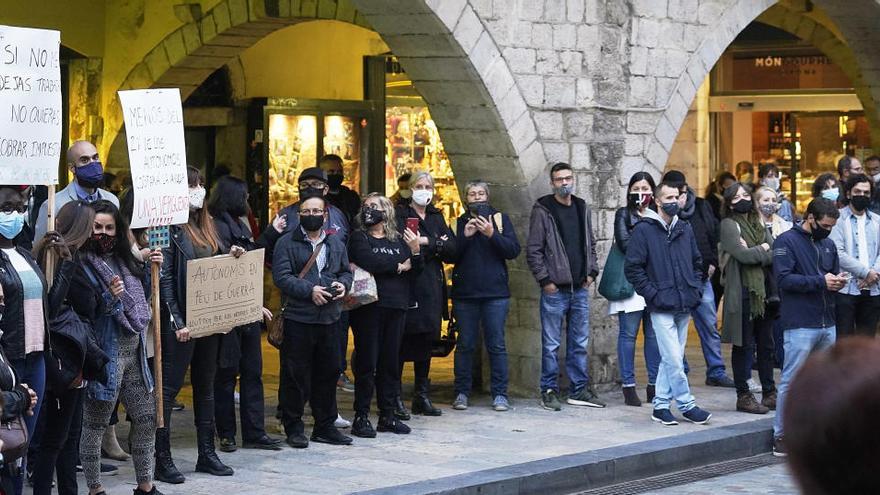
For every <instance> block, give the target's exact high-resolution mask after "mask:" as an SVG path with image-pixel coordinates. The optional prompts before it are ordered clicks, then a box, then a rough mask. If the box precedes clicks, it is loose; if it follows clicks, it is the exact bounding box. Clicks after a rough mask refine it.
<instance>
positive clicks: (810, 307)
mask: <svg viewBox="0 0 880 495" xmlns="http://www.w3.org/2000/svg"><path fill="white" fill-rule="evenodd" d="M839 216H840V212H839V211H838V210H837V205H835V204H834V202H833V201H829V200H827V199H823V198H816V199H814V200H813V201H811V202H810V205H809V206H808V207H807V213H806V215H805V218H804V222H803V223H802V224H800V225H795V226H794V227H792V229H791V230H789V231H788V232H785V233H784V234H782V235H780V236H779V237H778V238H777V239H776V242H774V243H773V273H774V275H775V276H776V280H777V283H778V285H779V297H780V299H781V306H780V323H781V325H782V330H783V332H784V335H785V344H784V348H785V362H784V363H783V367H782V379H781V380H780V383H779V390H778V396H777V401H776V418H775V419H774V422H773V455H775V456H778V457H784V456H785V455H787V453H786V450H785V444H784V443H783V434H784V431H783V424H782V416H783V412H782V408H783V406H784V405H785V398H786V397H785V394H786V392H787V391H788V386H789V384H790V383H791V379H792V377H794V375H795V374H796V373H797V371H798V370H799V369H800V367H801V366H802V365H803V364H804V361H806V359H807V357H808V356H809V355H810V353H811V352H813V351H818V350H823V349H827V348H829V347H831V346H832V345H833V344H834V341H835V334H836V330H835V308H834V298H835V293H836V292H837V291H839V290H840V289H842V288H843V287H844V286H845V285H846V284H847V282H849V278H850V276H849V274H847V273H838V272H839V271H840V259H839V258H838V254H837V247H836V246H835V245H834V241H832V240H831V239H828V236H829V235H830V234H831V230H832V229H833V228H834V226H835V225H836V224H837V219H838V217H839Z"/></svg>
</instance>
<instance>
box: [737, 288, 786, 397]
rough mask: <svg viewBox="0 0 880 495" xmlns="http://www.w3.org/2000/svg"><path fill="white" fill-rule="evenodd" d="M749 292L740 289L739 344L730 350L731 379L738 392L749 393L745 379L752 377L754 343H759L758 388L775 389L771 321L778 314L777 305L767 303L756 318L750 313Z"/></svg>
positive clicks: (767, 390)
mask: <svg viewBox="0 0 880 495" xmlns="http://www.w3.org/2000/svg"><path fill="white" fill-rule="evenodd" d="M750 308H751V304H750V300H749V295H748V293H746V292H743V307H742V344H743V345H741V346H739V345H734V346H733V350H732V352H731V359H730V360H731V364H732V365H733V366H732V367H733V382H734V384H735V385H736V391H737V392H742V393H745V392H748V391H749V385H748V383H747V382H748V380H749V378H751V377H752V362H753V361H754V359H755V345H757V346H758V349H757V350H758V378H760V380H761V389H762V390H763V392H764V393H769V392H772V391H774V390H776V382H775V381H774V379H773V365H774V363H775V359H776V353H775V345H774V342H773V322H774V321H776V318H778V316H779V308H778V306H777V305H776V304H768V305H766V306H765V307H764V316H763V317H761V318H755V319H754V320H753V319H752V318H751V317H750V316H749V313H750V311H751V310H750Z"/></svg>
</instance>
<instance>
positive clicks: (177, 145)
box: [119, 88, 189, 228]
mask: <svg viewBox="0 0 880 495" xmlns="http://www.w3.org/2000/svg"><path fill="white" fill-rule="evenodd" d="M119 102H120V103H122V115H123V118H124V120H125V134H126V136H127V138H128V139H127V141H128V161H129V163H130V165H131V183H132V188H133V192H134V212H133V213H132V218H131V227H132V228H142V227H156V226H160V225H177V224H181V223H186V222H187V219H188V218H189V185H188V183H187V178H186V143H185V142H184V139H183V108H182V106H181V104H180V90H178V89H177V88H173V89H142V90H132V91H119Z"/></svg>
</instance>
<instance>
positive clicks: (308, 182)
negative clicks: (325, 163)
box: [299, 180, 327, 189]
mask: <svg viewBox="0 0 880 495" xmlns="http://www.w3.org/2000/svg"><path fill="white" fill-rule="evenodd" d="M326 185H327V184H326V183H324V182H321V181H319V180H304V181H302V182H300V183H299V187H300V189H303V188H306V187H316V188H318V189H323V188H324V186H326Z"/></svg>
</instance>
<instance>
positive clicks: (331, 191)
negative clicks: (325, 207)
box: [318, 155, 361, 225]
mask: <svg viewBox="0 0 880 495" xmlns="http://www.w3.org/2000/svg"><path fill="white" fill-rule="evenodd" d="M318 167H320V168H321V170H323V171H324V172H326V173H327V187H328V189H327V200H328V201H330V204H331V205H333V206H335V207H337V208H339V209H340V210H342V213H345V216H346V219H347V220H348V224H349V225H351V224H352V223H353V221H354V217H355V216H356V215H357V213H358V211H360V209H361V197H360V195H358V193H356V192H354V191H352V190H351V189H349V188H348V186H344V185H342V181H343V180H345V170H344V169H343V167H342V158H340V156H339V155H324V156H322V157H321V159H320V160H318Z"/></svg>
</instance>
